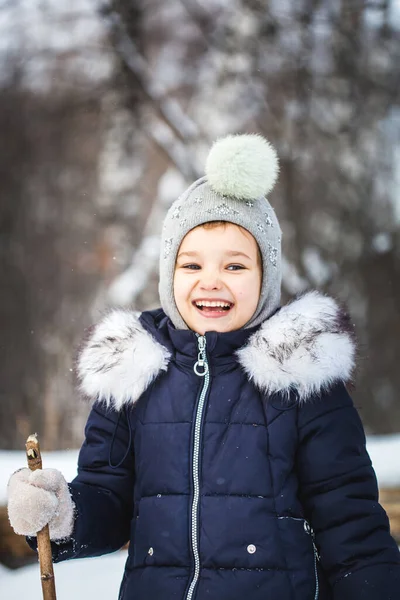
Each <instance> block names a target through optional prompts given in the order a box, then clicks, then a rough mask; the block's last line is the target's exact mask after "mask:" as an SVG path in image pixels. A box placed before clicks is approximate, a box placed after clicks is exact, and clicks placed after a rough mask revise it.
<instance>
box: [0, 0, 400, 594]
mask: <svg viewBox="0 0 400 600" xmlns="http://www.w3.org/2000/svg"><path fill="white" fill-rule="evenodd" d="M241 132H246V133H252V132H254V133H256V132H258V133H261V134H262V135H264V136H265V137H267V138H268V139H269V140H270V141H271V142H272V143H273V144H274V146H275V148H276V149H277V152H278V155H279V158H280V165H281V170H280V177H279V181H278V184H277V186H276V188H275V189H274V191H273V193H272V194H271V196H270V198H269V200H270V202H271V204H272V206H273V207H274V208H275V210H276V213H277V215H278V217H279V220H280V223H281V226H282V230H283V251H284V259H283V260H284V262H283V265H284V269H283V302H287V301H288V300H289V299H291V298H292V297H294V296H296V295H297V294H301V293H302V292H304V291H306V290H308V289H318V290H320V291H322V292H326V293H328V294H330V295H333V296H335V297H336V298H338V299H339V300H340V301H341V302H343V303H344V304H345V305H346V306H347V307H348V310H349V312H350V314H351V317H352V321H353V323H354V324H355V328H356V332H357V338H358V361H357V364H358V368H357V372H356V376H355V381H354V389H353V391H352V396H353V398H354V400H355V404H356V406H357V408H358V409H359V411H360V415H361V418H362V420H363V423H364V425H365V428H366V432H367V435H368V437H369V438H371V440H372V439H373V438H374V436H380V437H379V439H380V440H382V439H383V438H382V437H381V436H384V435H385V436H387V438H386V439H394V438H396V437H397V436H396V435H395V434H398V433H399V432H400V401H399V398H400V369H399V366H398V361H399V357H400V171H399V169H398V164H399V161H400V1H399V0H297V1H296V2H290V1H289V0H264V1H263V0H246V1H245V0H231V1H227V0H208V1H207V2H206V1H204V0H168V2H165V1H162V0H147V1H144V0H136V1H135V0H131V1H130V2H126V1H124V0H109V1H108V0H91V1H90V0H69V1H68V2H66V1H56V0H12V1H9V0H0V136H1V137H0V139H1V142H2V143H1V145H0V173H1V186H0V211H1V212H0V215H1V221H0V227H1V241H2V244H1V269H0V288H1V293H0V319H1V332H2V343H1V348H2V351H3V352H2V360H1V363H0V369H1V377H0V393H1V402H0V449H1V450H3V451H17V450H19V451H21V450H23V449H24V443H25V440H26V438H27V436H28V435H29V434H30V433H32V432H35V431H36V432H38V434H39V436H40V440H41V445H42V448H43V449H44V450H45V451H58V450H67V449H77V448H79V446H80V444H81V441H82V437H83V427H84V424H85V421H86V417H87V414H88V411H89V406H88V405H87V404H86V403H85V402H84V401H83V400H82V398H80V396H79V393H78V392H77V389H76V381H75V380H74V358H75V356H76V353H77V350H78V348H79V344H80V343H81V340H82V338H83V336H84V334H85V329H86V328H87V327H89V326H90V325H91V324H92V323H93V322H95V321H97V320H98V319H99V318H100V316H101V315H102V314H103V313H104V312H105V311H107V310H108V309H109V308H110V307H115V306H122V307H129V308H133V309H135V310H143V309H148V308H155V307H157V306H158V305H159V299H158V291H157V285H158V273H157V270H158V255H159V234H160V232H161V224H162V220H163V218H164V216H165V214H166V211H167V210H168V207H169V206H170V205H171V203H172V202H173V201H174V200H175V199H176V198H177V197H178V196H179V195H180V193H181V192H182V191H183V190H184V189H185V188H186V187H187V185H188V184H190V183H191V182H192V181H193V180H194V179H195V178H197V177H200V176H201V175H203V167H204V162H205V158H206V155H207V151H208V149H209V146H210V145H211V143H212V142H213V141H214V140H215V139H216V138H218V137H220V136H223V135H226V134H230V133H241ZM396 447H397V449H398V448H399V446H396ZM21 456H23V454H21ZM385 461H386V462H389V463H390V462H391V463H396V464H397V473H398V475H399V479H398V480H397V484H396V485H398V486H400V474H399V471H400V469H399V462H400V458H399V454H398V455H397V457H396V456H393V455H390V454H389V455H388V456H387V457H386V459H385ZM20 466H25V465H24V464H22V465H20ZM17 467H18V465H16V466H15V468H17ZM3 468H4V469H6V467H2V469H3ZM11 471H12V468H11V467H9V468H8V470H7V473H8V475H9V474H10V472H11ZM4 477H5V476H4ZM399 518H400V509H399ZM1 535H2V532H1V530H0V538H1ZM0 547H1V539H0ZM98 568H100V567H98ZM120 568H122V567H120ZM0 577H1V574H0ZM75 597H78V596H75ZM98 597H99V598H100V596H98ZM109 597H110V596H109Z"/></svg>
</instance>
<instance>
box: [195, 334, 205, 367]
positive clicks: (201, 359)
mask: <svg viewBox="0 0 400 600" xmlns="http://www.w3.org/2000/svg"><path fill="white" fill-rule="evenodd" d="M197 346H198V349H199V353H198V355H197V362H196V364H195V365H194V367H193V371H194V372H195V373H196V375H198V376H199V377H204V376H205V375H207V373H208V362H207V356H206V338H205V336H204V335H199V336H198V339H197ZM199 368H200V369H203V370H202V371H199Z"/></svg>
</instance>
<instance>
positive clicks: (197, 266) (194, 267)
mask: <svg viewBox="0 0 400 600" xmlns="http://www.w3.org/2000/svg"><path fill="white" fill-rule="evenodd" d="M181 268H182V269H190V270H191V271H197V270H198V269H200V268H201V267H200V266H199V265H196V264H195V263H191V264H190V265H182V267H181Z"/></svg>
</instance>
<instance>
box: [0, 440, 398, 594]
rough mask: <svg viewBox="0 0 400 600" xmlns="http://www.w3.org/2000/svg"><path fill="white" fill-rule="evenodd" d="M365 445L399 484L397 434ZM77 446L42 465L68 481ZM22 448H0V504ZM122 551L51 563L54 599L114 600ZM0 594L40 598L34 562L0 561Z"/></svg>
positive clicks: (386, 482)
mask: <svg viewBox="0 0 400 600" xmlns="http://www.w3.org/2000/svg"><path fill="white" fill-rule="evenodd" d="M367 448H368V451H369V454H370V456H371V459H372V462H373V465H374V467H375V471H376V473H377V476H378V481H379V484H380V486H381V487H394V486H397V485H400V460H399V457H400V434H396V435H386V436H370V437H368V439H367ZM77 457H78V451H77V450H66V451H60V452H49V453H47V452H43V454H42V459H43V466H45V467H50V468H58V469H60V471H62V472H63V473H64V475H65V477H66V479H67V480H68V481H70V480H71V479H73V478H74V476H75V475H76V461H77ZM25 463H26V458H25V453H24V452H19V451H18V452H14V451H0V505H1V504H3V505H4V504H5V503H6V491H7V481H8V478H9V476H10V474H11V473H13V472H14V471H15V470H16V469H19V468H20V467H23V466H25ZM125 560H126V552H125V551H120V552H116V553H114V554H111V555H108V556H103V557H101V558H86V559H81V560H73V561H67V562H65V563H61V564H57V565H54V573H55V578H56V588H57V600H70V599H71V598H73V599H74V600H87V598H96V600H112V599H113V598H114V599H115V600H116V599H117V597H118V589H119V585H120V582H121V579H122V574H123V569H124V563H125ZM0 588H1V592H2V594H1V597H2V598H7V599H8V600H19V599H20V598H23V597H24V596H25V595H26V593H27V591H28V590H29V598H30V600H41V599H42V591H41V585H40V578H39V567H38V565H37V564H34V565H30V566H29V567H24V568H22V569H18V570H17V571H10V570H8V569H6V568H5V567H2V566H1V565H0Z"/></svg>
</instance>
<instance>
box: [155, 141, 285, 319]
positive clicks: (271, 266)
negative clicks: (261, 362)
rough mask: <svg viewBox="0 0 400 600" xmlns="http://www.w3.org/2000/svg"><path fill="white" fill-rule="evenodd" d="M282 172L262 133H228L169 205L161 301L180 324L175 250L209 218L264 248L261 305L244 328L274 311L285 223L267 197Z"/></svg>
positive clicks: (278, 284)
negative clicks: (241, 230)
mask: <svg viewBox="0 0 400 600" xmlns="http://www.w3.org/2000/svg"><path fill="white" fill-rule="evenodd" d="M278 173H279V165H278V157H277V154H276V152H275V150H274V148H273V146H272V145H271V144H270V143H269V142H268V141H267V140H266V139H265V138H263V137H262V136H260V135H251V134H250V135H230V136H227V137H225V138H221V139H219V140H217V141H216V142H215V143H214V145H213V146H212V148H211V150H210V152H209V154H208V157H207V160H206V166H205V177H202V178H201V179H198V180H197V181H195V182H194V183H193V184H192V185H191V186H190V187H189V188H188V189H187V190H186V191H185V192H184V193H183V194H182V195H181V196H180V197H179V198H178V200H176V201H175V202H174V203H173V204H172V206H171V207H170V209H169V211H168V213H167V215H166V217H165V220H164V225H163V231H162V246H161V255H160V283H159V293H160V300H161V306H162V308H163V310H164V312H165V313H166V314H167V315H168V316H169V317H170V319H171V321H172V323H173V324H174V325H175V327H176V328H177V329H188V327H187V325H186V323H185V322H184V321H183V319H182V317H181V315H180V313H179V311H178V309H177V307H176V303H175V299H174V293H173V279H174V270H175V262H176V256H177V254H178V250H179V247H180V245H181V242H182V240H183V238H184V237H185V235H186V234H187V233H188V232H189V231H190V230H191V229H193V228H194V227H198V226H199V225H202V224H204V223H207V222H210V221H227V222H229V223H234V224H236V225H239V226H241V227H243V228H244V229H246V230H247V231H249V232H250V233H251V234H252V235H253V237H254V238H255V239H256V241H257V244H258V246H259V248H260V252H261V256H262V263H263V277H262V287H261V294H260V299H259V302H258V306H257V309H256V311H255V313H254V315H253V316H252V318H251V319H250V321H249V322H248V323H246V325H245V328H248V327H254V326H256V325H259V324H260V323H262V322H263V321H265V320H266V319H267V318H268V317H269V316H270V315H271V314H273V313H274V312H275V311H276V309H277V308H278V307H279V304H280V295H281V236H282V234H281V229H280V226H279V222H278V219H277V217H276V215H275V212H274V210H273V209H272V207H271V205H270V204H269V202H268V200H267V199H266V197H265V196H266V194H268V193H269V192H270V191H271V190H272V189H273V187H274V185H275V182H276V180H277V177H278Z"/></svg>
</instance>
